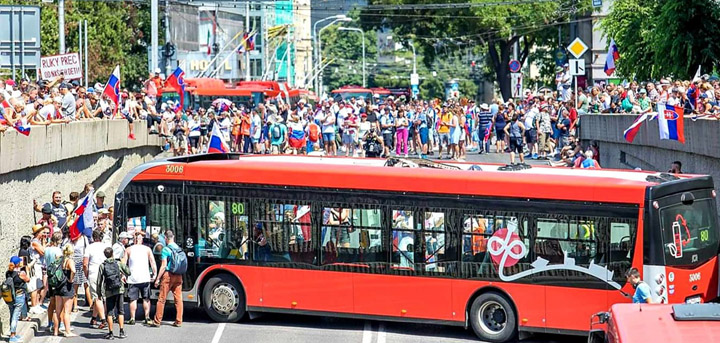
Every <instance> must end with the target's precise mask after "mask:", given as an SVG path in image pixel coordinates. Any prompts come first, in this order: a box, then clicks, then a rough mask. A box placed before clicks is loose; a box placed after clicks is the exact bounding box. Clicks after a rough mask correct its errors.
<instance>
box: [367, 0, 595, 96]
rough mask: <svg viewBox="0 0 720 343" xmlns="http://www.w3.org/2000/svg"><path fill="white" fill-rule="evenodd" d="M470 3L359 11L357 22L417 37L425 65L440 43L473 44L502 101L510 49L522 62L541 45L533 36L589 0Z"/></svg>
mask: <svg viewBox="0 0 720 343" xmlns="http://www.w3.org/2000/svg"><path fill="white" fill-rule="evenodd" d="M392 3H393V5H399V6H402V5H421V4H433V3H434V2H433V1H431V0H421V1H417V0H393V1H392ZM472 3H474V4H477V5H473V6H447V8H443V9H407V8H404V9H403V8H401V9H385V8H381V9H378V8H374V7H372V6H370V7H368V8H367V9H365V10H363V13H362V16H361V18H362V19H363V24H364V25H366V26H367V27H377V26H378V25H390V26H392V27H393V29H394V30H395V32H396V33H397V34H400V35H403V36H414V37H417V38H419V40H420V41H421V45H422V52H423V55H424V56H425V63H426V64H427V65H431V64H432V62H433V60H434V58H435V57H436V52H435V48H436V45H437V44H438V43H439V42H441V41H443V40H453V41H460V42H464V43H476V44H478V45H479V46H481V47H482V48H483V50H484V51H485V52H486V56H487V57H488V61H487V66H488V68H489V69H490V71H491V72H492V76H494V79H495V81H497V83H498V86H499V88H500V92H501V94H502V96H503V97H504V98H506V99H507V98H509V97H510V95H511V90H510V71H509V70H508V63H509V62H510V59H511V57H512V55H513V48H514V46H515V44H516V43H517V44H519V46H520V47H519V53H518V60H519V61H520V62H521V63H524V62H525V60H526V59H527V57H528V55H529V53H530V48H531V47H533V46H535V45H540V44H542V43H544V42H542V41H540V40H539V39H538V37H544V36H545V35H546V34H544V32H545V31H547V30H553V29H554V27H553V25H554V23H557V22H565V21H567V19H569V18H570V17H571V16H572V15H573V14H575V13H578V12H580V13H583V12H584V11H586V10H587V9H588V8H589V5H590V1H589V0H559V1H536V2H528V1H518V2H517V3H514V4H505V3H498V2H491V1H486V0H475V1H473V2H472ZM481 3H487V4H485V5H481ZM369 4H370V5H381V4H387V0H370V1H369ZM378 18H383V19H384V20H381V21H379V20H378ZM408 18H411V19H412V18H415V19H417V18H419V19H418V20H408ZM400 19H403V20H400ZM420 38H421V39H420Z"/></svg>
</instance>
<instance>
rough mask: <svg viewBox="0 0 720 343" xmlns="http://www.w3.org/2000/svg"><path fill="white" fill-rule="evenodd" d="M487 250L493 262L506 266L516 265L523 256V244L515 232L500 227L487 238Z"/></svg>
mask: <svg viewBox="0 0 720 343" xmlns="http://www.w3.org/2000/svg"><path fill="white" fill-rule="evenodd" d="M488 251H489V252H490V257H491V258H492V260H493V262H495V264H497V265H498V266H501V267H503V268H507V267H512V266H514V265H516V264H517V263H518V261H520V259H521V258H523V257H524V256H525V244H523V242H522V240H521V239H520V236H519V235H518V234H517V232H515V231H510V230H508V229H507V228H502V229H499V230H497V231H495V233H494V234H493V235H492V237H490V239H489V240H488Z"/></svg>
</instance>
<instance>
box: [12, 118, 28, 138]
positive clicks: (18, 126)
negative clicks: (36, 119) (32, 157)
mask: <svg viewBox="0 0 720 343" xmlns="http://www.w3.org/2000/svg"><path fill="white" fill-rule="evenodd" d="M13 128H15V130H17V132H20V133H21V134H22V135H25V136H30V125H28V123H27V121H25V119H20V120H18V121H16V122H15V126H13Z"/></svg>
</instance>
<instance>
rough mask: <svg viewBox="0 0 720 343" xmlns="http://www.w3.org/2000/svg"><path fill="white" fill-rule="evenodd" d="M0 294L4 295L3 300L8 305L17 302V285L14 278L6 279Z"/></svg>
mask: <svg viewBox="0 0 720 343" xmlns="http://www.w3.org/2000/svg"><path fill="white" fill-rule="evenodd" d="M0 294H2V298H3V300H5V303H6V304H12V303H14V302H15V283H14V280H13V277H9V278H6V279H5V282H3V284H2V286H0Z"/></svg>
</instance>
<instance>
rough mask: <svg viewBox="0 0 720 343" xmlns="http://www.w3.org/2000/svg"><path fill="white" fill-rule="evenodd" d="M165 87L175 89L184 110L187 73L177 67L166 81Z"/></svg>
mask: <svg viewBox="0 0 720 343" xmlns="http://www.w3.org/2000/svg"><path fill="white" fill-rule="evenodd" d="M165 85H167V86H170V87H172V88H174V89H175V90H176V91H177V92H178V94H180V108H183V106H185V72H184V71H183V70H182V68H180V67H177V68H176V69H175V71H174V72H173V73H172V74H170V76H168V78H167V80H165ZM176 112H177V111H176Z"/></svg>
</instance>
